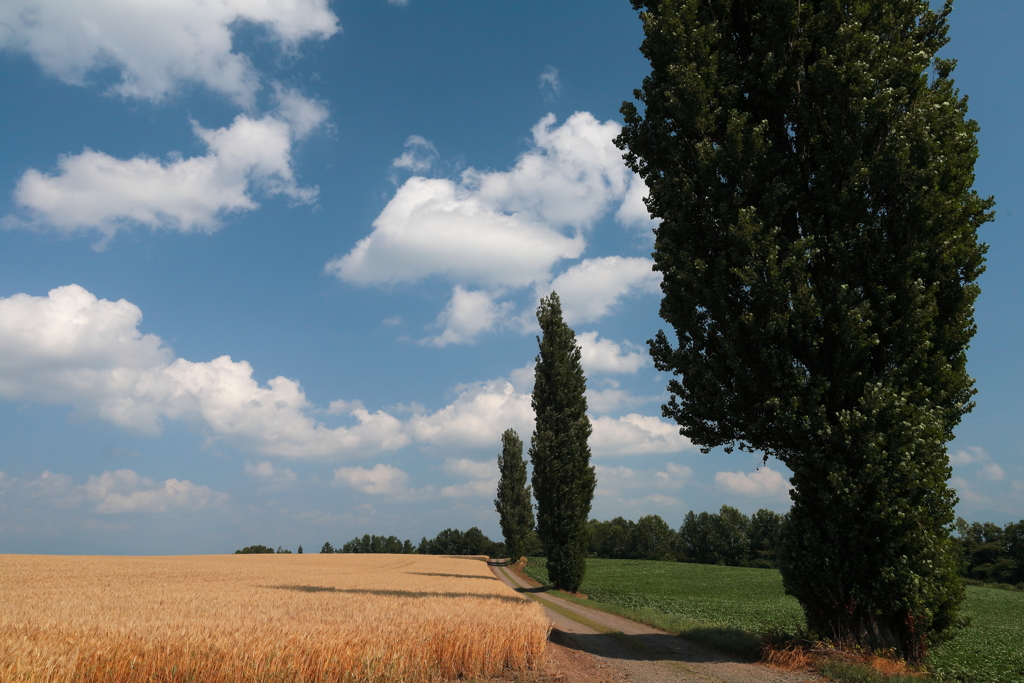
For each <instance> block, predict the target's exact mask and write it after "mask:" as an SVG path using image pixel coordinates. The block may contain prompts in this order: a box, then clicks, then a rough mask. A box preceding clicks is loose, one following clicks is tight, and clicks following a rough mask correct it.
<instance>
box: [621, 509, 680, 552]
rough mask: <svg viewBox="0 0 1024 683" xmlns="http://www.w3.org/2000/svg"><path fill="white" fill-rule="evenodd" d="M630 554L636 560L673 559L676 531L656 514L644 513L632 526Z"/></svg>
mask: <svg viewBox="0 0 1024 683" xmlns="http://www.w3.org/2000/svg"><path fill="white" fill-rule="evenodd" d="M631 540H632V543H631V544H630V545H631V553H630V554H631V555H632V556H633V557H634V558H636V559H638V560H674V559H675V552H674V548H673V546H675V540H676V533H675V532H674V531H673V530H672V527H670V526H669V525H668V524H667V523H666V522H665V520H663V519H662V518H661V517H659V516H658V515H644V516H643V517H641V518H640V519H638V520H637V521H636V524H635V525H634V526H633V533H632V539H631Z"/></svg>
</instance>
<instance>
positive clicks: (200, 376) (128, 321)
mask: <svg viewBox="0 0 1024 683" xmlns="http://www.w3.org/2000/svg"><path fill="white" fill-rule="evenodd" d="M141 318H142V312H141V311H140V310H139V308H138V307H137V306H135V305H134V304H131V303H129V302H127V301H124V300H121V301H117V302H112V301H107V300H105V299H97V298H96V297H95V296H94V295H93V294H91V293H90V292H88V291H86V290H85V289H83V288H82V287H80V286H78V285H68V286H65V287H59V288H57V289H54V290H51V291H50V292H49V294H48V295H47V296H45V297H34V296H29V295H26V294H17V295H15V296H12V297H9V298H6V299H0V397H3V398H5V399H8V400H27V401H41V402H44V403H51V404H65V405H66V404H71V405H74V406H75V407H76V409H77V410H79V411H80V412H82V413H84V414H88V415H92V416H96V417H100V418H103V419H105V420H108V421H110V422H113V423H114V424H116V425H118V426H121V427H124V428H126V429H129V430H132V431H136V432H140V433H144V434H157V433H159V432H160V429H161V423H162V420H163V419H165V418H169V419H181V420H189V421H193V422H197V423H199V424H200V425H201V426H203V427H204V428H205V429H207V430H208V431H209V432H210V433H211V434H212V436H214V437H215V438H223V439H227V440H230V441H231V442H233V443H236V444H237V445H239V446H241V447H244V448H249V449H252V450H254V451H256V452H261V453H266V454H268V455H282V456H291V457H316V456H328V455H336V454H339V453H345V452H374V451H379V450H392V449H395V448H400V447H402V446H404V445H406V444H407V443H409V439H408V437H407V436H405V434H403V432H402V425H401V422H400V421H399V420H398V419H396V418H394V417H392V416H390V415H388V414H386V413H383V412H381V411H377V412H374V413H370V412H369V411H368V410H366V409H365V408H364V407H362V405H359V404H352V405H350V406H348V407H347V409H346V410H344V411H341V412H344V413H345V414H347V415H349V416H351V417H353V418H354V419H355V420H356V421H357V422H358V424H356V425H355V426H352V427H338V428H335V429H330V428H328V427H326V426H324V425H323V424H320V423H318V422H316V421H315V420H314V419H313V418H312V417H310V416H309V415H308V409H309V408H310V406H309V403H308V401H307V400H306V397H305V394H304V393H303V392H302V390H301V388H300V386H299V384H298V383H297V382H295V381H294V380H290V379H287V378H285V377H276V378H274V379H272V380H270V381H269V382H268V383H267V386H266V387H263V386H260V385H259V384H258V383H257V382H256V381H255V380H254V379H253V377H252V367H251V366H250V365H249V364H248V363H246V362H245V361H239V362H236V361H233V360H232V359H231V358H230V357H228V356H222V357H220V358H216V359H214V360H212V361H209V362H199V363H194V362H191V361H188V360H185V359H182V358H178V359H174V358H173V353H172V352H171V351H170V349H168V348H167V347H166V346H165V345H164V344H163V343H162V341H161V340H160V338H159V337H156V336H155V335H143V334H142V333H140V332H139V330H138V325H139V323H140V321H141Z"/></svg>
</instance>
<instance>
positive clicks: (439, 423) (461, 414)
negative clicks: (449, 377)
mask: <svg viewBox="0 0 1024 683" xmlns="http://www.w3.org/2000/svg"><path fill="white" fill-rule="evenodd" d="M533 422H534V415H533V407H532V406H531V404H530V395H529V394H522V393H519V392H517V391H516V390H515V388H514V387H513V386H512V384H511V383H509V382H506V381H503V380H492V381H490V382H481V383H479V384H473V385H469V386H467V387H464V388H462V390H461V392H460V394H459V396H458V397H457V398H456V399H455V400H454V401H453V402H452V403H450V404H449V405H447V406H445V407H444V408H442V409H440V410H438V411H437V412H434V413H429V414H427V413H421V414H417V415H413V416H412V417H410V418H409V420H408V421H407V423H406V429H407V431H408V433H409V434H410V436H411V437H412V438H413V439H414V440H415V441H417V442H418V443H423V444H430V445H435V446H457V447H462V448H486V447H491V446H494V444H495V443H496V442H497V441H496V440H497V439H499V438H500V435H501V434H502V432H504V431H505V430H506V429H510V428H511V429H515V430H516V432H517V433H519V434H520V435H524V434H531V433H532V432H533Z"/></svg>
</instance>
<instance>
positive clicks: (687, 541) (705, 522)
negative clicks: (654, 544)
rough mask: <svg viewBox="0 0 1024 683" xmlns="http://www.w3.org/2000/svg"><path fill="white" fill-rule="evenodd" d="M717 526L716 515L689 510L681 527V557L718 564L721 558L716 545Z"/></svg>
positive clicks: (698, 562) (679, 553)
mask: <svg viewBox="0 0 1024 683" xmlns="http://www.w3.org/2000/svg"><path fill="white" fill-rule="evenodd" d="M715 526H717V521H716V520H715V515H713V514H711V513H708V512H701V513H699V514H695V513H694V512H693V510H690V511H689V512H687V513H686V516H685V517H683V524H682V526H680V527H679V552H678V556H679V558H680V559H685V561H687V562H695V563H697V564H718V563H719V561H720V559H721V558H720V555H719V552H718V548H717V547H716V546H715V541H716V534H715Z"/></svg>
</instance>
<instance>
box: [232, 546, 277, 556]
mask: <svg viewBox="0 0 1024 683" xmlns="http://www.w3.org/2000/svg"><path fill="white" fill-rule="evenodd" d="M273 552H274V549H273V548H268V547H267V546H265V545H248V546H246V547H244V548H242V549H241V550H236V551H235V555H263V554H267V553H273Z"/></svg>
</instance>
